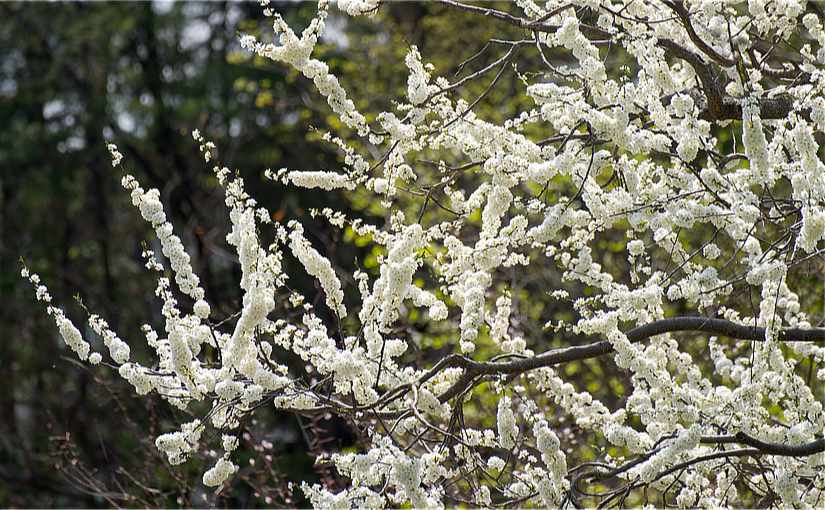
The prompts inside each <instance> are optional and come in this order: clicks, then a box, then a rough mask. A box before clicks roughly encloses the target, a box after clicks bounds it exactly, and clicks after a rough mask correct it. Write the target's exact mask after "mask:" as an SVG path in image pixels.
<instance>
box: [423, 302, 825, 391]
mask: <svg viewBox="0 0 825 510" xmlns="http://www.w3.org/2000/svg"><path fill="white" fill-rule="evenodd" d="M685 331H695V332H702V333H708V334H711V335H719V336H725V337H729V338H735V339H738V340H751V341H755V342H760V341H764V340H765V328H761V327H757V326H744V325H742V324H737V323H735V322H732V321H729V320H726V319H714V318H709V317H690V316H689V317H672V318H669V319H661V320H657V321H654V322H651V323H650V324H645V325H643V326H638V327H635V328H633V329H631V330H629V331H627V332H626V333H625V335H626V336H627V338H628V340H630V341H631V342H640V341H642V340H646V339H648V338H650V337H652V336H656V335H661V334H664V333H675V332H685ZM778 339H779V340H780V341H784V342H825V328H811V329H801V328H787V329H782V330H780V331H779V335H778ZM611 352H614V349H613V345H612V344H611V343H610V342H609V341H607V340H602V341H600V342H594V343H591V344H587V345H576V346H572V347H563V348H560V349H554V350H552V351H548V352H545V353H544V354H540V355H538V356H533V357H530V358H520V359H516V360H513V361H507V362H502V361H496V362H490V361H488V362H481V361H474V360H471V359H469V358H465V357H463V356H459V355H454V356H450V357H448V358H445V359H444V360H442V362H440V363H439V365H441V367H447V366H454V367H462V368H464V369H465V373H464V375H463V376H462V377H461V378H460V379H459V380H458V381H456V383H455V384H453V386H452V387H450V388H449V389H448V390H447V391H445V392H444V393H443V394H442V395H441V396H440V397H439V399H440V400H441V401H442V402H446V401H448V400H450V399H452V398H453V397H455V396H456V395H458V394H460V393H461V392H462V391H464V389H465V388H466V387H467V385H468V384H469V383H470V381H472V380H473V379H474V378H475V377H476V376H478V375H489V374H497V375H512V374H520V373H524V372H527V371H530V370H535V369H536V368H542V367H551V366H554V365H558V364H561V363H568V362H571V361H579V360H584V359H590V358H597V357H599V356H604V355H605V354H609V353H611Z"/></svg>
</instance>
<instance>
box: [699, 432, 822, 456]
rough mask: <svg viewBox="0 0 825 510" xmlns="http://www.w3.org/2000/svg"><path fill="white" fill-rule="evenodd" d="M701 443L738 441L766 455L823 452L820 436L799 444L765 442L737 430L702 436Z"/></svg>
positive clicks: (798, 454) (799, 454) (801, 454)
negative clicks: (729, 432)
mask: <svg viewBox="0 0 825 510" xmlns="http://www.w3.org/2000/svg"><path fill="white" fill-rule="evenodd" d="M701 442H702V443H703V444H726V443H739V444H744V445H748V446H752V447H754V448H756V449H757V450H759V451H760V452H762V453H765V454H768V455H782V456H785V457H806V456H808V455H814V454H817V453H821V452H825V438H820V439H817V440H815V441H811V442H810V443H805V444H800V445H785V444H778V443H766V442H764V441H760V440H759V439H756V438H755V437H751V436H749V435H747V434H745V433H744V432H738V433H736V434H734V435H732V436H708V437H703V438H702V441H701Z"/></svg>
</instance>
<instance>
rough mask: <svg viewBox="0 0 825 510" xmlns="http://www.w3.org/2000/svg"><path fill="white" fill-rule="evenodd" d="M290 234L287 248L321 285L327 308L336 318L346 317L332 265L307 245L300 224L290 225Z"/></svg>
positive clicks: (342, 296)
mask: <svg viewBox="0 0 825 510" xmlns="http://www.w3.org/2000/svg"><path fill="white" fill-rule="evenodd" d="M290 228H291V229H292V232H290V233H289V248H290V249H291V250H292V254H293V255H294V256H295V258H297V259H298V260H300V261H301V264H303V266H304V268H305V269H306V270H307V273H309V274H311V275H312V276H314V277H315V278H318V281H319V282H320V283H321V287H322V288H323V289H324V294H325V295H326V301H327V306H329V308H330V310H332V311H333V312H335V313H336V314H337V315H338V317H346V315H347V309H346V308H345V307H344V291H343V290H342V289H341V281H340V280H338V276H337V275H336V274H335V270H333V269H332V264H330V262H329V260H328V259H327V258H326V257H323V256H322V255H321V254H320V253H318V251H317V250H316V249H315V248H313V247H312V245H310V244H309V241H307V239H306V238H305V237H304V228H303V227H302V226H301V224H300V223H294V222H293V223H290Z"/></svg>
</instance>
